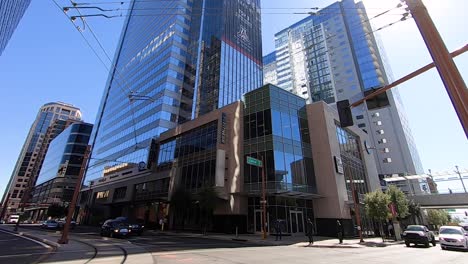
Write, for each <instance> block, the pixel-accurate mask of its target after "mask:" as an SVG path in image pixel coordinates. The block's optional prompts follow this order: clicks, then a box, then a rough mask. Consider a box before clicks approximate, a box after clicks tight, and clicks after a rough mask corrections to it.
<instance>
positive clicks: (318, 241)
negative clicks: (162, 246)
mask: <svg viewBox="0 0 468 264" xmlns="http://www.w3.org/2000/svg"><path fill="white" fill-rule="evenodd" d="M147 234H152V235H159V234H164V235H173V236H189V237H197V238H207V239H219V240H229V241H239V242H245V243H252V244H257V245H262V246H298V247H317V248H364V247H386V246H393V245H400V244H403V243H404V241H387V240H386V241H385V242H382V238H379V237H372V238H364V243H359V239H358V238H352V239H344V240H343V243H342V244H339V241H338V239H337V238H332V237H321V236H314V243H313V244H312V245H310V246H309V243H308V242H307V241H308V238H307V237H306V236H305V235H302V236H301V235H296V236H283V237H282V239H281V240H278V241H277V240H276V237H275V236H274V235H270V236H268V237H267V238H266V239H265V240H264V239H262V237H261V235H260V234H241V235H238V236H237V237H236V236H235V235H229V234H218V233H208V234H207V235H203V234H199V233H188V232H174V231H164V232H161V231H154V230H147Z"/></svg>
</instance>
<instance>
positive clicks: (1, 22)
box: [0, 0, 31, 55]
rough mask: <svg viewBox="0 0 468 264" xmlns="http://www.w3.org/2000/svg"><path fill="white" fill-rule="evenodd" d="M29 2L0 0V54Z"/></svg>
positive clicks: (24, 0) (26, 0)
mask: <svg viewBox="0 0 468 264" xmlns="http://www.w3.org/2000/svg"><path fill="white" fill-rule="evenodd" d="M30 3H31V0H0V55H2V53H3V50H4V49H5V47H6V46H7V44H8V41H9V40H10V38H11V36H12V35H13V32H14V31H15V29H16V27H17V26H18V24H19V22H20V20H21V18H22V17H23V15H24V12H26V9H27V8H28V6H29V4H30Z"/></svg>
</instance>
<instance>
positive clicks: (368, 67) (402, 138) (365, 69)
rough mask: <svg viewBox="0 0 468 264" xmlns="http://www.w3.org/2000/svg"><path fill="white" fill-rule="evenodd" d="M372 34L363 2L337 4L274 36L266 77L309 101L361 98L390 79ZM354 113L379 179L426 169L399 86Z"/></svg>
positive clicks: (327, 101)
mask: <svg viewBox="0 0 468 264" xmlns="http://www.w3.org/2000/svg"><path fill="white" fill-rule="evenodd" d="M372 32H373V29H372V27H371V24H370V22H369V18H368V16H367V13H366V10H365V8H364V5H363V3H362V2H358V3H355V1H354V0H343V1H341V2H336V3H334V4H332V5H330V6H328V7H326V8H324V9H322V10H320V11H318V12H317V13H316V14H315V15H312V16H309V17H307V18H305V19H303V20H301V21H299V22H297V23H295V24H293V25H291V26H289V27H288V28H285V29H284V30H282V31H280V32H278V33H277V34H275V51H274V52H273V53H271V54H269V55H267V56H265V58H264V62H265V63H264V70H265V72H264V76H265V79H264V81H265V83H268V82H269V83H273V84H276V85H278V86H280V87H281V88H283V89H285V90H288V91H290V92H293V93H295V94H297V95H299V96H301V97H303V98H305V99H306V100H307V101H308V102H309V103H311V102H316V101H325V102H326V103H329V104H334V103H336V102H337V101H340V100H345V99H349V100H350V101H351V102H354V101H357V99H360V98H362V97H364V96H365V95H367V94H369V93H371V92H373V91H374V90H375V89H378V88H380V87H382V86H384V85H386V84H388V83H389V82H390V81H389V77H388V75H387V72H386V69H388V67H386V66H387V65H385V61H384V59H383V58H382V55H381V53H380V48H381V47H380V46H379V45H378V43H377V41H376V38H375V36H374V34H373V33H372ZM271 58H275V59H274V60H272V59H271ZM353 115H354V122H355V124H357V125H358V126H359V127H360V128H361V129H362V130H364V131H365V132H366V133H368V135H369V137H370V141H371V142H368V143H369V146H370V147H371V148H370V149H369V150H368V151H370V152H373V153H374V156H375V159H376V161H377V167H378V171H379V174H380V176H381V177H386V176H390V175H394V174H399V175H405V174H417V173H422V172H423V169H422V165H421V162H420V160H419V156H418V153H417V150H416V147H415V144H414V140H413V138H412V135H411V131H410V129H409V126H408V123H407V119H406V117H405V114H404V109H403V107H402V102H401V99H400V97H399V95H398V90H397V89H396V88H394V89H392V90H390V91H387V92H386V93H385V94H382V95H381V96H378V97H377V98H375V99H374V100H369V101H368V102H367V103H366V104H363V105H360V106H358V107H355V108H353ZM372 149H375V151H372Z"/></svg>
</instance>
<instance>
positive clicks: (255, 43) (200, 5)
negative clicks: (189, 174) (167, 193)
mask: <svg viewBox="0 0 468 264" xmlns="http://www.w3.org/2000/svg"><path fill="white" fill-rule="evenodd" d="M130 9H131V10H130V11H129V17H128V18H127V21H126V23H125V26H124V29H123V32H122V36H121V41H120V45H119V48H118V50H117V53H116V56H115V60H114V65H115V69H114V70H113V71H112V72H111V73H110V76H109V80H108V84H107V88H106V90H105V93H104V96H103V99H102V102H101V106H100V111H99V115H98V117H97V121H96V126H95V130H94V132H93V137H92V140H93V152H92V156H91V162H90V164H89V168H88V170H87V173H86V180H87V181H89V180H92V179H96V178H99V177H101V176H102V171H103V169H104V167H109V166H114V165H118V164H120V163H122V162H127V163H139V162H142V161H143V162H147V160H148V154H149V146H150V143H151V140H152V138H155V137H158V136H159V135H160V134H161V133H162V132H164V131H167V130H169V129H171V128H174V127H175V126H176V125H177V124H180V123H184V122H186V121H188V120H191V119H192V118H195V117H198V116H200V115H203V114H205V113H208V112H210V111H212V110H214V109H217V108H220V107H222V106H224V105H227V104H230V103H232V102H234V101H237V100H239V99H240V98H241V95H242V94H244V93H245V92H247V91H250V90H253V89H255V88H256V87H258V86H260V85H261V83H262V71H261V70H262V69H261V67H262V63H261V59H262V54H261V32H260V1H259V0H253V1H252V0H248V1H247V0H235V1H228V0H223V1H220V0H194V1H184V0H172V1H171V0H169V1H132V3H131V4H130Z"/></svg>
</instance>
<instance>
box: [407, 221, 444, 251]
mask: <svg viewBox="0 0 468 264" xmlns="http://www.w3.org/2000/svg"><path fill="white" fill-rule="evenodd" d="M402 237H403V239H404V240H405V244H406V246H407V247H409V246H410V244H411V243H412V244H415V245H418V244H422V245H424V246H425V247H429V243H432V245H433V246H435V245H436V240H435V235H434V233H433V232H432V231H430V230H429V229H427V227H425V226H422V225H409V226H408V227H407V228H406V230H405V231H404V232H403V234H402Z"/></svg>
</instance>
